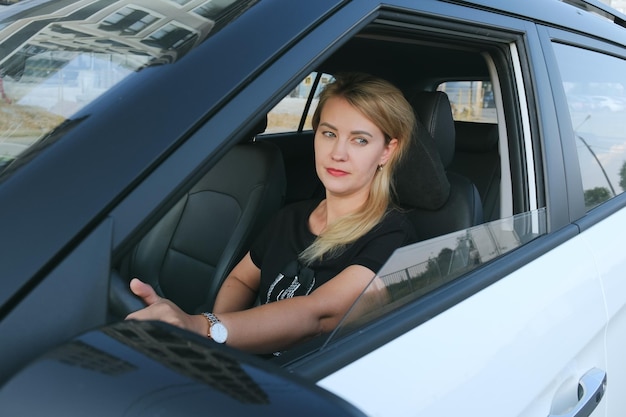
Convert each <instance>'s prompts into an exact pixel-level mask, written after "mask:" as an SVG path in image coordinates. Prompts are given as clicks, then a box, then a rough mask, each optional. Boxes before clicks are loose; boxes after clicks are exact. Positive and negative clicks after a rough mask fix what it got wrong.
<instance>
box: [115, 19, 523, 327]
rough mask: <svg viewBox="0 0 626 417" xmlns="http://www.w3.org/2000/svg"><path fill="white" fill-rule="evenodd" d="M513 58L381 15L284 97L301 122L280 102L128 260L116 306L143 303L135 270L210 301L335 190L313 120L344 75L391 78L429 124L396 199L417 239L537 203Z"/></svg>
mask: <svg viewBox="0 0 626 417" xmlns="http://www.w3.org/2000/svg"><path fill="white" fill-rule="evenodd" d="M372 57H375V59H373V58H372ZM507 60H508V58H507V49H506V43H504V42H500V43H498V42H496V41H495V40H493V39H489V40H486V39H476V38H471V37H468V36H463V37H462V36H460V35H458V34H457V35H450V34H436V36H435V34H434V33H431V32H424V31H418V30H414V31H410V30H408V29H398V28H391V27H389V26H387V25H385V24H383V23H374V24H371V25H370V26H368V27H367V28H365V29H364V30H362V31H361V32H360V33H359V34H357V35H356V36H354V37H352V38H351V39H350V40H348V41H347V42H345V43H344V44H343V45H341V46H340V47H338V48H337V49H336V50H334V51H333V52H332V53H331V54H330V56H328V57H326V58H325V59H324V60H323V62H321V63H319V64H318V65H317V66H316V67H315V68H313V69H312V71H311V73H310V74H309V75H308V76H307V77H308V78H307V79H305V80H301V84H300V86H301V85H303V84H304V83H305V81H306V84H307V86H308V88H307V89H306V92H307V94H301V93H299V95H298V94H296V93H294V92H295V91H296V90H297V87H298V86H295V85H294V86H293V88H294V92H292V93H291V94H290V95H289V96H288V97H285V98H284V99H288V98H293V96H295V95H297V97H298V98H299V99H300V100H299V102H300V103H301V108H300V113H299V114H297V115H296V116H297V117H296V118H295V121H294V123H292V126H279V127H277V126H274V122H273V120H275V119H274V117H275V116H276V114H275V113H276V109H277V108H278V107H279V106H278V104H280V103H279V102H278V101H277V102H276V103H274V104H275V105H276V107H275V108H274V109H273V110H270V111H269V112H268V115H267V117H262V120H261V121H260V122H259V123H258V125H257V126H254V127H253V128H251V129H250V132H249V133H248V134H245V135H244V136H243V139H242V143H240V144H237V145H236V146H235V147H233V148H232V149H231V150H230V151H229V152H228V153H227V154H226V155H225V156H224V158H223V159H222V161H220V162H219V163H217V164H216V165H215V166H214V167H213V168H212V169H211V170H210V171H209V172H208V173H207V174H206V175H205V176H204V177H203V178H202V179H201V180H200V181H199V182H198V183H197V184H195V185H194V186H193V187H192V188H191V189H190V190H189V192H188V193H187V194H186V195H185V196H184V197H183V198H182V199H181V200H179V201H178V202H177V203H176V205H175V206H174V207H172V208H171V209H170V211H169V212H168V213H167V214H166V215H165V216H164V217H163V218H162V219H160V220H158V222H156V224H155V225H154V226H153V228H152V230H150V231H149V232H148V233H147V234H146V235H145V236H143V237H142V238H141V240H139V241H138V243H137V244H136V245H135V246H134V247H133V249H132V250H131V251H129V253H127V254H126V255H125V256H124V257H123V260H122V262H121V263H120V265H119V266H118V269H117V270H116V271H115V273H114V274H113V282H112V285H111V293H110V304H111V309H112V310H113V312H114V315H115V316H117V317H124V316H125V315H126V314H127V313H128V312H129V311H133V310H135V309H137V308H140V307H141V305H140V303H139V302H138V300H137V299H135V298H134V297H133V296H132V295H130V294H129V291H128V290H127V288H128V281H129V280H130V278H131V277H133V276H143V277H149V282H150V283H152V284H153V285H154V286H155V288H156V289H157V291H158V292H159V293H161V294H162V295H163V296H165V297H167V298H170V299H172V300H173V301H174V302H176V303H177V304H179V305H180V306H181V307H182V308H183V309H184V310H185V311H187V312H189V313H198V312H201V311H207V310H210V308H211V307H212V305H213V302H214V299H215V296H216V294H217V291H218V290H219V287H220V285H221V283H222V282H223V280H224V279H225V277H226V275H227V274H228V272H229V270H230V269H231V268H232V267H233V266H234V265H235V263H236V262H237V261H238V260H239V259H240V258H241V257H242V256H243V255H244V254H245V253H246V251H247V248H248V247H249V245H250V242H251V240H252V239H253V238H254V236H255V234H256V232H257V231H258V230H259V228H260V227H262V226H263V224H265V223H266V221H267V219H268V218H269V217H271V215H272V214H273V213H275V212H276V211H277V210H278V209H279V208H280V207H281V206H283V205H285V204H290V203H292V202H296V201H300V200H304V199H310V198H313V197H319V196H323V193H324V190H323V187H322V185H321V183H320V181H319V180H318V179H317V176H316V174H315V169H314V155H313V131H312V129H311V127H310V121H309V120H310V116H311V115H312V113H313V111H314V105H313V104H314V102H315V99H316V95H317V94H318V93H319V90H320V89H321V88H322V86H323V82H324V80H326V81H328V80H329V79H332V76H333V75H334V74H338V73H341V72H347V71H360V72H368V73H371V74H373V75H377V76H380V77H383V78H385V79H387V80H389V81H391V82H392V83H394V84H395V85H396V86H398V87H399V88H400V89H401V90H402V91H403V92H404V93H405V95H406V97H407V99H408V100H409V102H410V103H411V105H412V106H413V108H414V110H415V114H416V116H417V119H418V128H417V129H416V132H415V135H414V137H413V138H412V141H413V142H412V147H411V151H410V153H409V155H407V157H406V158H405V160H404V161H403V164H402V165H401V166H400V169H399V170H398V172H397V174H396V178H395V188H396V190H395V191H396V194H397V200H396V204H398V205H399V206H400V207H402V208H403V209H405V210H406V211H407V213H408V216H409V218H410V220H411V222H412V223H413V226H414V227H415V231H416V235H417V236H418V242H416V243H419V242H423V241H428V240H429V239H432V238H436V237H439V236H444V235H447V234H451V233H455V232H459V231H461V232H462V231H465V230H469V229H471V228H473V227H476V226H478V225H481V224H484V223H485V222H497V221H499V220H501V219H503V218H508V217H511V216H514V215H516V214H520V213H523V212H526V211H528V210H529V207H528V199H527V198H525V197H524V196H525V191H524V188H525V186H524V183H525V179H524V178H525V174H524V168H523V165H522V163H521V158H520V157H519V155H520V154H521V151H520V149H521V145H520V144H519V142H520V139H519V136H520V135H519V134H517V133H516V132H517V129H516V128H515V123H516V122H515V121H514V120H513V119H514V117H513V116H512V117H511V118H509V119H510V120H507V121H506V124H505V120H504V119H503V116H504V114H505V113H504V110H503V103H507V102H508V101H510V100H512V99H511V98H509V99H507V96H511V95H512V94H513V93H512V91H513V87H512V81H511V80H509V79H508V78H507V77H506V76H504V75H500V76H499V79H497V80H496V79H494V74H506V73H507V71H506V70H501V71H500V70H499V69H502V68H504V67H505V66H506V65H508V64H507ZM454 85H468V86H470V88H466V89H457V90H454V89H453V88H452V87H453V86H454ZM468 94H469V95H468ZM472 94H473V95H474V96H473V97H472V96H471V95H472ZM464 95H465V96H464ZM280 99H281V98H280V97H277V100H280ZM284 99H283V100H284ZM485 114H487V115H488V116H485ZM307 123H309V125H308V126H307ZM514 161H518V162H514ZM241 167H245V170H242V169H241ZM503 167H505V168H504V169H503ZM503 173H504V174H506V175H503ZM513 184H515V186H514V185H513ZM455 239H457V238H455ZM457 240H458V239H457ZM468 259H469V258H468ZM471 263H472V261H471V260H466V261H465V264H464V268H465V269H464V271H466V270H467V268H471V267H475V266H471V265H470V264H471ZM474 263H475V264H476V265H478V264H480V262H478V263H476V262H474ZM444 275H445V274H444ZM452 276H453V275H451V273H450V274H448V278H447V279H442V280H441V282H440V283H439V284H435V286H434V287H436V286H437V285H444V284H445V283H446V282H448V281H449V278H450V277H452ZM455 276H456V275H455ZM429 288H433V285H430V286H429Z"/></svg>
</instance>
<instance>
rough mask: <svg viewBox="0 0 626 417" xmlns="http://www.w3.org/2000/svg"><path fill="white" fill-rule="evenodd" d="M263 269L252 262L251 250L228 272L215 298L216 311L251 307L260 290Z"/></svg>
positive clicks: (223, 311)
mask: <svg viewBox="0 0 626 417" xmlns="http://www.w3.org/2000/svg"><path fill="white" fill-rule="evenodd" d="M260 282H261V270H260V269H259V268H258V267H257V266H256V265H255V264H254V262H252V258H251V257H250V252H248V253H247V254H246V256H244V258H243V259H242V260H241V261H240V262H239V263H238V264H237V266H235V267H234V268H233V270H232V271H231V272H230V274H228V276H227V277H226V279H225V280H224V283H223V284H222V286H221V288H220V290H219V291H218V293H217V297H216V299H215V305H214V307H213V312H214V313H225V312H231V311H240V310H245V309H247V308H250V307H251V306H252V305H253V304H254V302H255V300H256V296H257V293H258V291H259V285H260Z"/></svg>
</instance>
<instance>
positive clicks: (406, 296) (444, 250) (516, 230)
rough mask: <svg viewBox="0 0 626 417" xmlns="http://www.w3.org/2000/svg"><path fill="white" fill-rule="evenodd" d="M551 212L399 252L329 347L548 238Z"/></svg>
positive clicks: (538, 212) (500, 222)
mask: <svg viewBox="0 0 626 417" xmlns="http://www.w3.org/2000/svg"><path fill="white" fill-rule="evenodd" d="M546 224H547V222H546V212H545V208H542V209H539V210H535V211H530V212H526V213H522V214H518V215H516V216H513V217H510V218H506V219H501V220H497V221H493V222H490V223H485V224H482V225H479V226H475V227H472V228H470V229H466V230H461V231H458V232H454V233H450V234H447V235H445V236H441V237H438V238H434V239H430V240H428V241H424V242H419V243H416V244H413V245H410V246H405V247H403V248H400V249H398V250H396V251H395V252H394V254H393V255H392V256H391V258H390V259H389V260H388V261H387V263H386V264H385V265H384V266H383V267H382V269H381V270H380V271H379V273H378V275H377V276H375V277H374V278H373V279H372V281H371V283H370V285H369V287H368V288H366V289H365V291H363V293H362V294H361V296H360V297H359V298H358V299H357V301H356V302H355V303H354V305H353V306H352V308H351V309H350V311H348V313H347V314H346V316H345V317H344V319H343V320H342V322H341V324H340V325H339V326H338V327H337V329H336V330H335V331H334V332H333V334H331V336H330V337H329V339H328V340H327V341H326V344H328V343H330V342H331V341H332V340H335V339H337V338H339V337H342V336H344V335H346V334H347V333H350V332H351V331H352V330H354V329H356V328H358V327H361V326H363V325H364V324H366V323H369V322H371V321H373V320H375V319H377V318H379V317H382V316H384V315H386V314H388V313H390V312H392V311H393V310H395V309H398V308H400V307H401V306H403V305H405V304H407V303H409V302H411V301H413V300H415V299H417V298H419V297H421V296H423V295H425V294H427V293H429V292H431V291H433V290H435V289H436V288H439V287H442V286H443V285H445V284H447V283H449V282H450V281H452V280H454V279H456V278H458V277H460V276H461V275H463V274H466V273H468V272H470V271H472V270H473V269H476V268H478V267H479V266H480V265H483V264H485V263H487V262H489V261H491V260H493V259H495V258H497V257H498V256H501V255H503V254H505V253H507V252H509V251H511V250H513V249H515V248H517V247H519V246H521V245H523V244H526V243H528V242H529V241H530V240H532V239H534V238H536V237H538V236H540V235H542V234H545V233H546Z"/></svg>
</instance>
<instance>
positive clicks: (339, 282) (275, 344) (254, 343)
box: [128, 265, 374, 353]
mask: <svg viewBox="0 0 626 417" xmlns="http://www.w3.org/2000/svg"><path fill="white" fill-rule="evenodd" d="M373 276H374V273H373V272H372V271H371V270H369V269H368V268H366V267H364V266H360V265H352V266H349V267H347V268H346V269H344V270H343V271H342V272H341V273H340V274H338V275H337V276H336V277H335V278H333V279H331V280H330V281H328V282H327V283H325V284H323V285H322V286H320V287H319V288H318V289H316V290H315V291H313V292H312V293H311V294H309V295H308V296H300V297H294V298H289V299H285V300H280V301H276V302H274V303H270V304H264V305H261V306H258V307H255V308H251V309H248V310H244V311H231V312H223V313H216V314H217V316H218V318H219V319H220V320H221V321H222V323H223V324H224V325H225V326H226V328H227V329H228V340H227V341H226V344H228V345H230V346H233V347H236V348H239V349H243V350H247V351H250V352H254V353H271V352H275V351H278V350H282V349H285V348H288V347H290V346H292V345H294V344H296V343H299V342H302V341H305V340H307V339H310V338H312V337H315V336H317V335H319V334H322V333H327V332H329V331H331V330H333V329H334V328H335V327H336V326H337V325H338V324H339V321H340V320H341V318H342V317H343V316H344V315H345V313H346V312H347V311H348V309H349V308H350V306H351V305H352V304H353V303H354V301H355V300H356V298H357V297H358V296H359V294H361V292H362V291H363V289H365V287H366V286H367V284H368V283H369V282H370V281H371V279H372V278H373ZM133 283H134V284H133ZM133 283H131V288H132V287H133V285H137V286H139V284H137V283H136V282H135V281H133ZM140 284H141V283H140ZM143 285H144V286H145V287H143V286H142V287H141V288H137V289H138V290H140V291H139V292H137V291H135V289H133V291H134V292H135V294H137V295H138V296H140V297H142V298H143V299H144V301H145V302H146V303H147V304H148V307H146V308H144V309H143V310H140V311H137V312H135V313H132V314H130V315H129V316H128V319H137V320H161V321H165V322H168V323H170V324H174V325H176V326H179V327H183V328H186V329H188V330H191V331H194V332H197V333H199V334H201V335H206V334H207V332H208V328H209V325H208V321H207V320H206V319H205V318H204V317H203V316H202V315H196V316H190V315H188V314H186V313H184V312H183V311H182V310H180V309H179V308H178V307H176V306H175V305H174V304H173V303H172V302H170V301H169V300H165V299H163V298H159V297H158V296H157V295H156V294H155V293H154V291H152V293H149V291H145V290H147V289H150V290H152V288H151V287H150V286H148V285H146V284H143ZM146 287H147V288H146Z"/></svg>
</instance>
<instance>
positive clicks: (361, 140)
mask: <svg viewBox="0 0 626 417" xmlns="http://www.w3.org/2000/svg"><path fill="white" fill-rule="evenodd" d="M354 142H355V143H356V144H357V145H367V144H368V143H369V142H368V141H367V139H365V138H354Z"/></svg>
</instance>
